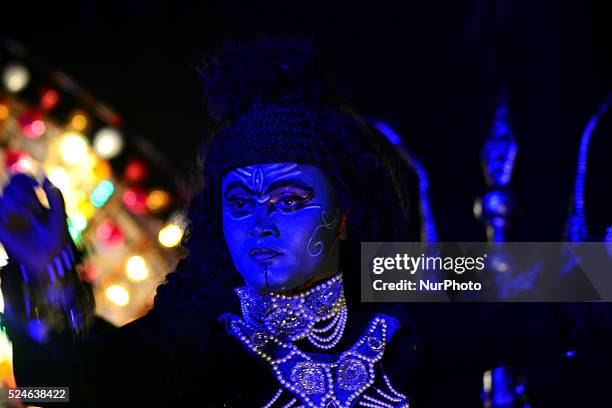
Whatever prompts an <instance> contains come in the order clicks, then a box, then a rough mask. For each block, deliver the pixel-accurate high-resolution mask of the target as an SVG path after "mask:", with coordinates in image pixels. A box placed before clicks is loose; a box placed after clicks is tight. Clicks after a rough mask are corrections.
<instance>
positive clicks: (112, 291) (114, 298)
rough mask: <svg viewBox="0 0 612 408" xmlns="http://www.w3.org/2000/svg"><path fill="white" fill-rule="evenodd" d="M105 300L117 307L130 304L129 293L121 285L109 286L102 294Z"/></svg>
mask: <svg viewBox="0 0 612 408" xmlns="http://www.w3.org/2000/svg"><path fill="white" fill-rule="evenodd" d="M104 293H105V295H106V298H107V299H108V300H110V301H111V302H112V303H114V304H115V305H117V306H121V307H123V306H127V304H128V303H130V292H128V290H127V289H126V288H125V287H124V286H122V285H118V284H115V285H111V286H109V287H108V288H106V291H105V292H104Z"/></svg>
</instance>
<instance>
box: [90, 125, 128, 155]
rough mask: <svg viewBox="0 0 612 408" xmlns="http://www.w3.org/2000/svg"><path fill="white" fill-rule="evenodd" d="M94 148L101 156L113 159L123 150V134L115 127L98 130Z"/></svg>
mask: <svg viewBox="0 0 612 408" xmlns="http://www.w3.org/2000/svg"><path fill="white" fill-rule="evenodd" d="M93 148H94V151H95V152H96V154H97V155H98V156H100V157H101V158H103V159H112V158H113V157H116V156H117V155H118V154H119V153H121V150H123V136H122V135H121V133H120V132H119V130H117V129H115V128H111V127H104V128H102V129H100V130H98V131H97V132H96V135H95V136H94V141H93Z"/></svg>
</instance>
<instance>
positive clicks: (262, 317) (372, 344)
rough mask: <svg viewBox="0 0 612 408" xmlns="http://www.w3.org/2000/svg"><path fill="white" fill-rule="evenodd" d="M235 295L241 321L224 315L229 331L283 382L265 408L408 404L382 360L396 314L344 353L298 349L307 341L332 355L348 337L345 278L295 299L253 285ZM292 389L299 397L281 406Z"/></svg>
mask: <svg viewBox="0 0 612 408" xmlns="http://www.w3.org/2000/svg"><path fill="white" fill-rule="evenodd" d="M236 293H237V294H238V297H239V299H240V302H241V309H242V317H239V316H236V315H235V314H232V313H226V314H224V315H223V319H225V320H226V322H227V327H228V331H229V333H230V334H231V335H233V336H234V337H236V338H237V339H238V340H239V341H240V342H241V343H242V345H243V346H244V347H245V348H246V349H247V351H249V352H250V353H251V354H253V355H256V356H257V357H258V358H261V359H263V360H264V361H265V362H266V364H267V365H268V366H269V368H270V369H271V370H272V373H273V374H274V375H275V377H276V379H277V381H278V382H279V383H280V384H281V387H280V389H279V390H278V391H277V392H276V393H275V394H274V396H273V397H272V399H271V400H270V401H269V402H268V403H267V404H265V405H264V408H272V407H274V406H279V407H283V408H285V407H286V408H289V407H296V408H299V407H308V408H348V407H352V406H356V405H355V404H357V405H358V406H363V407H373V408H406V407H408V401H407V398H406V396H405V395H404V394H402V393H400V392H398V391H396V390H395V389H394V388H393V386H392V385H391V382H390V380H389V378H388V377H387V375H386V374H385V373H384V371H383V369H382V366H381V363H380V360H381V359H382V357H383V353H384V350H385V347H386V345H387V343H388V341H389V340H390V339H391V337H392V335H393V333H394V332H395V331H396V330H397V328H399V322H398V321H397V319H395V318H394V317H391V316H387V315H384V314H377V315H375V316H374V317H373V318H372V319H371V321H370V323H369V325H368V326H367V328H366V330H365V331H364V334H363V335H362V336H361V337H360V338H359V339H358V340H357V341H356V342H355V343H354V344H353V345H352V346H351V347H349V348H348V349H347V350H345V351H344V352H342V353H340V354H326V353H315V352H312V353H309V352H304V351H302V350H301V349H300V348H298V346H297V345H296V344H295V342H297V341H299V340H302V339H308V341H309V342H310V343H311V344H312V345H313V346H315V348H318V349H322V350H323V351H328V350H329V349H331V348H333V347H334V346H335V345H337V344H338V342H339V341H340V340H341V338H342V335H343V333H344V328H345V326H346V321H347V318H348V312H347V307H346V299H345V297H344V290H343V285H342V274H341V273H339V274H337V275H335V276H333V277H331V278H329V279H328V280H327V281H325V282H323V283H321V284H319V285H317V286H315V287H313V288H311V289H309V290H308V291H305V292H303V293H300V294H298V295H294V296H284V295H277V294H264V295H262V294H259V293H258V292H257V291H255V290H254V289H252V288H250V287H248V286H244V287H240V288H237V289H236ZM285 391H287V392H289V393H290V394H291V396H292V399H291V400H290V401H289V402H287V403H285V404H284V405H278V404H279V403H280V401H281V400H282V398H281V396H282V395H283V392H285ZM366 392H369V393H370V394H371V395H368V394H367V393H366ZM275 404H276V405H275Z"/></svg>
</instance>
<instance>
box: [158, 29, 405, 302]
mask: <svg viewBox="0 0 612 408" xmlns="http://www.w3.org/2000/svg"><path fill="white" fill-rule="evenodd" d="M202 77H203V82H204V87H203V89H204V94H205V96H206V101H207V104H208V107H209V111H210V114H211V117H212V119H213V132H212V133H213V135H212V138H211V139H210V140H209V141H208V142H207V143H206V145H205V147H204V148H203V150H202V152H201V154H200V158H201V163H200V164H201V170H202V176H203V177H202V180H201V181H202V185H201V189H200V191H199V194H198V195H197V196H196V197H194V199H193V201H192V203H191V205H190V209H189V221H190V223H189V225H188V228H187V232H186V234H185V237H184V241H183V244H184V246H185V247H186V248H187V249H188V251H189V255H188V257H187V258H186V259H184V260H183V261H181V263H180V264H179V267H178V268H177V272H176V273H177V274H178V275H175V274H170V275H169V276H168V281H169V283H170V284H172V281H173V280H178V279H179V277H180V276H182V278H187V279H196V278H195V277H196V276H197V279H199V281H200V283H203V282H205V283H206V284H211V285H217V288H221V287H235V286H237V285H239V284H241V282H240V278H242V281H244V282H245V283H246V284H248V285H250V286H252V287H254V288H256V289H257V290H260V291H265V292H287V291H292V290H295V289H299V288H303V287H305V285H308V284H310V283H312V282H314V281H316V280H318V279H321V278H324V277H326V276H329V275H332V274H334V273H336V272H338V271H340V270H342V271H343V272H344V276H345V279H344V280H345V284H348V283H349V281H350V282H353V283H354V282H358V281H359V276H358V275H359V273H360V263H359V258H360V244H361V242H362V241H406V240H410V239H414V238H416V237H414V236H411V235H410V231H412V230H413V228H412V224H411V223H413V222H415V220H412V219H410V217H409V215H408V189H407V184H406V182H405V176H406V175H407V173H409V172H410V170H409V168H408V167H407V166H406V165H405V164H404V163H403V162H402V160H400V159H399V157H398V156H397V155H396V153H395V152H394V150H393V148H392V146H391V145H390V144H389V143H388V142H387V141H386V140H385V139H384V138H382V137H380V136H379V135H377V134H374V133H373V132H372V131H371V130H370V129H369V128H368V126H367V125H366V124H365V123H364V122H363V121H362V120H361V118H360V117H359V116H358V115H357V114H355V112H354V110H353V109H352V107H351V105H350V104H349V102H348V99H347V98H346V96H345V95H344V94H343V93H342V92H341V91H339V88H338V87H337V86H335V84H333V82H332V81H331V80H330V79H329V77H328V75H327V74H326V72H325V71H324V70H323V68H322V66H321V63H320V60H319V58H318V56H317V54H316V53H315V50H314V47H313V45H312V43H311V42H310V41H308V40H304V39H262V40H259V41H256V42H253V43H249V44H242V45H227V46H225V47H224V48H223V49H222V51H221V52H220V53H219V54H218V55H217V56H216V58H215V59H213V60H212V61H211V62H209V63H208V64H207V65H206V66H205V67H204V69H203V70H202ZM183 280H184V279H183ZM165 289H167V287H166V288H165ZM165 289H164V288H162V290H161V292H163V291H164V290H165ZM212 291H213V292H214V289H213V290H212ZM159 293H160V292H159V291H158V299H156V303H158V302H159V301H161V300H162V299H161V297H160V296H159Z"/></svg>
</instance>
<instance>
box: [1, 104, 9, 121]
mask: <svg viewBox="0 0 612 408" xmlns="http://www.w3.org/2000/svg"><path fill="white" fill-rule="evenodd" d="M10 114H11V110H10V109H9V107H8V106H7V105H5V104H3V103H0V120H6V119H8V117H9V115H10Z"/></svg>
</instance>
